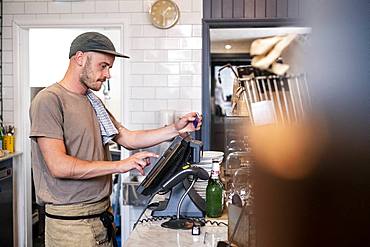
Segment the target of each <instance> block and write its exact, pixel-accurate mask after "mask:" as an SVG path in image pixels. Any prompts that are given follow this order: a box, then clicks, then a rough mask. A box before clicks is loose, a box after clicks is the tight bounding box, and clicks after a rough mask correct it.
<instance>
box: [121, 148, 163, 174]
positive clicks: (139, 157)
mask: <svg viewBox="0 0 370 247" xmlns="http://www.w3.org/2000/svg"><path fill="white" fill-rule="evenodd" d="M151 157H152V158H158V157H159V156H158V155H157V154H155V153H152V152H147V151H144V152H138V153H135V154H133V155H131V156H130V157H128V158H127V159H124V160H122V162H119V165H118V166H119V167H118V169H119V172H120V173H124V172H128V171H130V170H132V169H136V170H138V171H139V172H140V174H141V175H145V174H144V168H145V167H146V166H148V165H150V158H151Z"/></svg>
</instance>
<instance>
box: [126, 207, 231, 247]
mask: <svg viewBox="0 0 370 247" xmlns="http://www.w3.org/2000/svg"><path fill="white" fill-rule="evenodd" d="M150 219H152V216H151V210H146V211H145V212H144V214H143V216H142V217H141V221H140V222H139V223H138V224H137V226H136V228H135V229H134V230H133V231H132V233H131V235H130V237H129V239H128V240H127V242H125V243H123V246H125V247H141V246H145V247H147V246H150V247H174V246H177V247H180V246H181V247H188V246H194V247H195V246H196V247H202V246H204V247H205V246H207V247H215V246H217V242H218V241H222V240H227V229H228V228H227V226H226V225H223V224H221V225H216V224H213V225H212V224H210V223H207V224H206V225H205V226H203V227H201V229H200V235H191V230H173V229H168V228H164V227H161V224H162V223H163V222H165V221H168V219H164V220H156V221H151V220H150ZM147 220H148V221H147ZM210 220H212V221H217V222H224V223H227V220H226V219H225V217H221V218H220V219H210ZM205 233H207V234H205Z"/></svg>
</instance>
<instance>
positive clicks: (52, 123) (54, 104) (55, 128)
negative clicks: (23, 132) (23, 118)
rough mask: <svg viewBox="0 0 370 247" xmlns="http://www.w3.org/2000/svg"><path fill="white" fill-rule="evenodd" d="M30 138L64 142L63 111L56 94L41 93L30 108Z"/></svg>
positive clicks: (45, 91) (44, 91)
mask: <svg viewBox="0 0 370 247" xmlns="http://www.w3.org/2000/svg"><path fill="white" fill-rule="evenodd" d="M29 114H30V121H31V133H30V138H36V137H49V138H55V139H61V140H63V110H62V105H61V102H60V100H59V98H58V96H57V95H56V94H55V93H52V92H49V91H47V90H43V91H40V92H39V93H38V94H37V95H36V96H35V98H34V99H33V100H32V103H31V107H30V112H29Z"/></svg>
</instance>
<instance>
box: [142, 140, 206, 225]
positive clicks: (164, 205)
mask: <svg viewBox="0 0 370 247" xmlns="http://www.w3.org/2000/svg"><path fill="white" fill-rule="evenodd" d="M201 152H202V143H201V142H200V141H197V140H192V139H191V138H190V136H188V137H186V138H181V137H177V138H175V140H174V141H173V142H172V143H171V145H170V147H169V148H168V149H167V150H166V151H165V152H164V153H163V155H162V156H161V157H160V159H159V160H158V161H157V162H156V164H155V166H154V167H153V169H152V170H151V171H150V172H149V174H148V175H147V177H146V178H145V179H144V180H143V181H142V183H141V184H140V185H139V187H138V188H137V191H138V192H139V193H141V194H142V195H145V196H151V198H153V197H154V196H155V195H156V194H166V199H165V200H163V201H160V202H158V203H155V206H154V207H151V209H152V216H154V217H156V216H170V217H173V216H176V218H173V219H171V220H170V221H168V222H164V223H163V224H162V226H163V227H168V228H173V229H188V228H191V227H192V225H193V224H192V221H191V220H189V218H203V217H204V216H205V210H206V204H205V200H204V199H203V198H202V197H201V196H199V195H198V193H197V192H196V191H195V190H194V189H193V185H194V184H195V182H196V181H197V179H202V180H207V179H208V178H209V176H208V173H207V171H205V170H204V169H202V168H200V167H196V166H191V164H196V163H198V162H199V161H200V156H201Z"/></svg>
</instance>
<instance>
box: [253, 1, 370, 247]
mask: <svg viewBox="0 0 370 247" xmlns="http://www.w3.org/2000/svg"><path fill="white" fill-rule="evenodd" d="M300 4H302V6H301V9H302V11H304V12H305V14H306V15H307V20H306V23H305V25H306V26H310V27H312V30H313V31H312V37H311V38H312V40H311V41H312V42H311V43H312V47H311V49H310V53H309V56H307V57H306V60H305V62H306V65H305V71H306V72H307V75H308V78H309V80H308V83H309V85H310V95H311V99H312V111H311V112H310V114H309V115H308V116H307V117H306V118H305V119H308V120H310V122H305V124H304V125H302V126H300V125H298V126H295V127H294V126H291V127H289V126H287V128H291V129H285V127H266V129H265V130H263V128H265V127H263V128H260V127H259V129H256V130H255V131H254V137H253V138H251V139H253V140H254V139H255V138H260V139H259V140H258V139H257V140H254V141H255V146H253V145H252V148H253V150H254V151H255V154H256V160H257V162H256V163H257V165H256V174H255V175H256V176H255V177H256V180H255V183H256V185H255V188H256V193H255V203H256V216H257V233H258V234H257V246H258V247H296V246H299V247H305V246H307V247H308V246H310V247H312V246H315V247H317V246H325V247H327V246H336V247H341V246H348V247H357V246H359V247H360V246H361V247H363V246H368V245H369V243H370V239H369V238H370V230H369V229H370V83H369V80H370V79H369V78H370V74H369V72H370V70H369V61H370V58H369V56H370V52H369V30H370V29H369V24H370V20H369V18H370V15H369V9H370V6H369V5H370V2H369V1H368V0H366V1H365V0H358V1H344V0H336V1H334V0H327V1H319V0H312V1H300ZM315 119H322V121H321V120H320V121H319V122H322V123H325V124H324V125H323V126H324V127H325V128H317V127H315V126H317V125H316V124H315V121H316V120H315ZM306 124H307V125H306ZM305 126H308V127H305ZM319 126H321V125H319ZM265 131H266V133H265ZM321 138H323V139H322V140H323V141H322V142H321V141H320V139H321ZM317 139H319V140H317ZM318 144H319V146H318ZM280 145H281V147H280ZM317 151H318V152H317ZM279 153H280V155H277V154H279Z"/></svg>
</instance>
